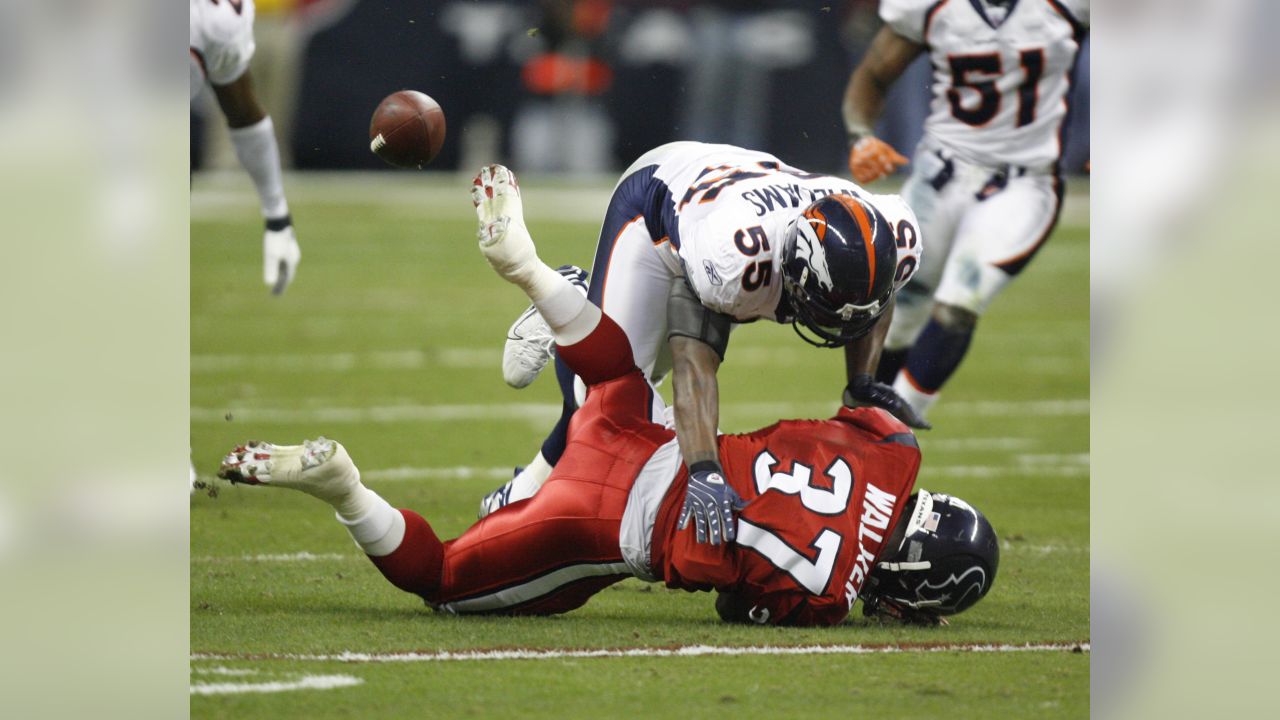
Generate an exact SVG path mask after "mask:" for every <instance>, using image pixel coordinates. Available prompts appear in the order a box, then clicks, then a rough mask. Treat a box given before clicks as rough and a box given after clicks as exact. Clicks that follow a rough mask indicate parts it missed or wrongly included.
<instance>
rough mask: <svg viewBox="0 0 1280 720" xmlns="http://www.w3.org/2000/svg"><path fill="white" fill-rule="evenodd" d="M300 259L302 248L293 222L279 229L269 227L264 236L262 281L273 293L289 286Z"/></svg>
mask: <svg viewBox="0 0 1280 720" xmlns="http://www.w3.org/2000/svg"><path fill="white" fill-rule="evenodd" d="M286 222H288V221H287V220H286ZM270 224H272V225H275V224H276V223H275V222H274V221H273V222H272V223H270ZM300 260H302V249H301V248H299V247H298V237H297V235H295V234H294V232H293V225H292V223H290V224H287V225H285V226H284V227H283V228H281V229H277V230H272V229H270V228H268V229H267V231H266V232H265V233H264V234H263V236H262V281H263V282H265V283H266V284H267V287H269V288H271V294H272V295H279V294H280V293H282V292H284V289H285V288H286V287H289V283H290V282H292V281H293V276H294V274H295V273H297V271H298V262H299V261H300Z"/></svg>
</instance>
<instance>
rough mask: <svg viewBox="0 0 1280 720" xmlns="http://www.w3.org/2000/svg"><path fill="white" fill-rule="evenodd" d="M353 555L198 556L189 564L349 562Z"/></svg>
mask: <svg viewBox="0 0 1280 720" xmlns="http://www.w3.org/2000/svg"><path fill="white" fill-rule="evenodd" d="M353 557H356V556H355V555H341V554H339V553H309V552H296V553H276V554H262V555H240V556H230V557H219V556H216V555H198V556H195V557H193V558H191V562H197V563H225V562H284V563H290V562H316V561H318V560H349V559H351V558H353Z"/></svg>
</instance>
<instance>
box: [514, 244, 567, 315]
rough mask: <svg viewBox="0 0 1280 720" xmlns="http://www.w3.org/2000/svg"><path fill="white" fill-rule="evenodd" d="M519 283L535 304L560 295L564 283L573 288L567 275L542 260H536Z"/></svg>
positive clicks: (565, 285)
mask: <svg viewBox="0 0 1280 720" xmlns="http://www.w3.org/2000/svg"><path fill="white" fill-rule="evenodd" d="M517 284H518V285H519V286H520V287H521V288H522V289H523V290H524V292H525V294H526V295H528V296H529V299H530V300H531V301H533V303H534V304H535V305H537V304H539V303H542V302H545V301H547V300H548V299H550V298H552V297H554V296H556V295H558V294H559V293H560V292H561V286H562V285H563V286H564V287H567V288H569V289H570V290H572V289H573V286H572V285H571V284H570V283H569V280H568V279H566V278H565V276H563V275H561V274H560V273H558V272H556V271H555V270H552V269H551V268H550V267H549V266H548V265H547V264H546V263H544V262H542V261H541V260H535V265H534V267H533V268H531V269H530V270H529V273H528V275H526V276H525V277H522V278H520V280H519V282H518V283H517ZM575 294H576V291H575ZM579 297H581V295H579ZM542 317H543V318H544V319H546V315H543V316H542ZM547 323H548V324H550V323H551V321H550V320H547ZM553 327H554V326H553Z"/></svg>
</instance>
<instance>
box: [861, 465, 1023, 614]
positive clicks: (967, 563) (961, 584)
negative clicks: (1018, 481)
mask: <svg viewBox="0 0 1280 720" xmlns="http://www.w3.org/2000/svg"><path fill="white" fill-rule="evenodd" d="M905 514H906V517H907V518H908V520H907V522H906V524H905V526H904V527H903V529H902V530H900V531H899V532H900V536H901V541H899V540H898V538H899V533H895V534H894V536H893V537H891V538H890V539H889V542H888V543H886V545H885V551H884V553H883V554H882V555H881V556H880V559H879V561H878V562H877V563H876V566H875V568H874V569H872V571H871V573H870V574H869V575H868V576H867V583H866V585H865V586H864V587H863V590H862V594H861V596H862V602H863V608H862V609H863V614H864V615H880V614H883V615H889V616H891V617H895V618H898V619H900V620H904V621H907V622H919V623H923V624H934V623H937V622H938V619H939V618H941V617H943V616H946V615H954V614H956V613H959V612H963V611H965V610H967V609H969V608H970V607H972V606H973V604H974V603H976V602H978V601H979V600H981V599H982V598H983V596H985V595H986V594H987V592H988V591H989V590H991V584H992V583H993V582H995V579H996V568H998V567H999V565H1000V544H999V541H998V539H997V538H996V531H995V530H994V529H992V527H991V523H989V522H987V518H986V517H984V516H983V514H982V513H980V512H978V511H977V510H975V509H974V508H973V506H971V505H970V504H969V503H967V502H965V501H963V500H961V499H960V498H957V497H952V496H950V495H944V494H942V493H931V492H929V491H928V490H921V491H920V492H919V493H918V494H917V495H916V497H915V499H914V501H913V504H912V505H908V507H907V509H906V510H905Z"/></svg>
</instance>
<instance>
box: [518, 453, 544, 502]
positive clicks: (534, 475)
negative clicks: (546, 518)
mask: <svg viewBox="0 0 1280 720" xmlns="http://www.w3.org/2000/svg"><path fill="white" fill-rule="evenodd" d="M553 469H554V468H552V467H551V465H550V464H548V463H547V460H546V458H544V457H542V453H541V452H539V453H538V455H537V457H535V458H534V459H533V460H532V461H531V462H530V463H529V464H528V465H526V466H525V468H524V470H521V471H520V474H519V475H516V476H515V478H514V479H513V480H512V481H511V493H510V494H509V495H508V500H507V502H509V503H513V502H515V501H517V500H527V499H528V498H531V497H533V496H534V495H536V494H538V490H539V489H540V488H541V487H542V484H543V483H545V482H546V481H547V478H548V477H551V471H552V470H553Z"/></svg>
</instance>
